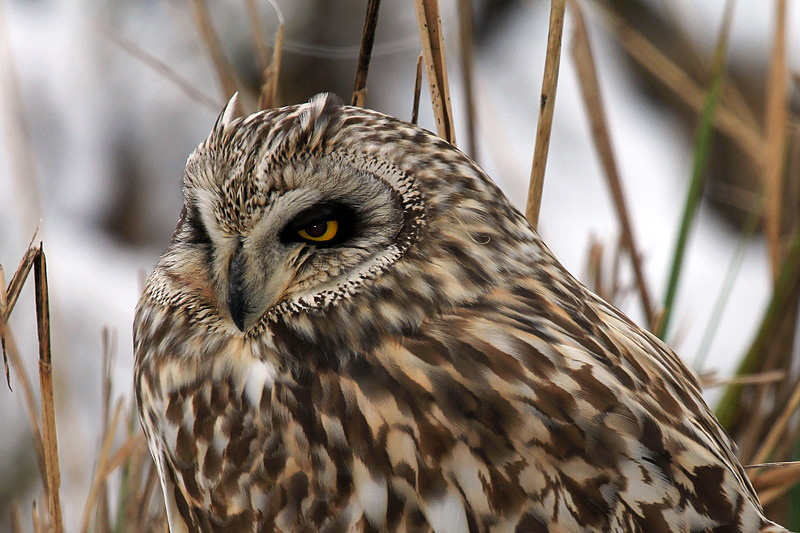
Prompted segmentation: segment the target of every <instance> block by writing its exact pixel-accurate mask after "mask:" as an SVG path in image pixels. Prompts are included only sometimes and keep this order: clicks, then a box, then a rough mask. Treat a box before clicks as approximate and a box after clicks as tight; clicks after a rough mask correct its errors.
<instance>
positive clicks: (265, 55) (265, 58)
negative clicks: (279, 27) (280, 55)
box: [244, 0, 269, 71]
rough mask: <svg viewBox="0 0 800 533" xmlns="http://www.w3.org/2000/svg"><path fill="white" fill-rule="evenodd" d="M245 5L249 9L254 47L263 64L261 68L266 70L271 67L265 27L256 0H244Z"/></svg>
mask: <svg viewBox="0 0 800 533" xmlns="http://www.w3.org/2000/svg"><path fill="white" fill-rule="evenodd" d="M244 7H245V9H246V10H247V18H249V19H250V33H251V34H252V36H253V47H254V48H255V50H256V56H257V57H258V63H259V64H260V65H261V70H262V71H266V70H267V69H268V68H269V48H268V47H267V41H266V40H265V39H264V28H262V27H261V17H260V16H259V13H258V7H257V6H256V2H255V0H244Z"/></svg>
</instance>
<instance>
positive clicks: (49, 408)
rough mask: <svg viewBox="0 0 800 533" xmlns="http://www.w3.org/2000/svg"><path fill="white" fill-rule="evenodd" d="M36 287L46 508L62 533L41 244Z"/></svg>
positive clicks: (46, 293) (59, 470) (44, 272)
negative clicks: (45, 471) (45, 472)
mask: <svg viewBox="0 0 800 533" xmlns="http://www.w3.org/2000/svg"><path fill="white" fill-rule="evenodd" d="M33 275H34V281H35V284H36V323H37V329H38V334H39V386H40V388H41V391H40V392H41V395H42V436H43V438H44V462H45V468H46V469H47V486H48V489H49V490H48V492H47V495H48V499H47V500H48V501H47V503H48V508H49V511H50V521H51V523H52V527H53V531H54V533H62V532H63V531H64V523H63V520H62V516H61V498H60V495H59V489H60V487H61V469H60V467H59V462H58V436H57V433H56V414H55V398H54V396H53V368H52V357H51V351H50V302H49V297H48V290H47V261H46V259H45V255H44V250H43V249H42V245H41V243H40V244H39V249H38V252H37V254H36V260H35V261H34V265H33Z"/></svg>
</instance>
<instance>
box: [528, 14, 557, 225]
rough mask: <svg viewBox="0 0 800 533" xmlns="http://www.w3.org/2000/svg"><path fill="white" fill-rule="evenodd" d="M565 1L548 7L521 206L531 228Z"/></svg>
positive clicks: (543, 163) (535, 217)
mask: <svg viewBox="0 0 800 533" xmlns="http://www.w3.org/2000/svg"><path fill="white" fill-rule="evenodd" d="M565 9H566V3H565V0H552V1H551V4H550V28H549V30H548V33H547V55H546V56H545V61H544V75H543V77H542V93H541V97H540V99H539V121H538V123H537V125H536V141H535V142H534V148H533V164H532V165H531V181H530V185H529V186H528V200H527V202H526V204H525V218H527V219H528V222H530V224H531V226H533V228H534V229H537V228H538V226H539V210H540V208H541V205H542V189H543V187H544V171H545V168H546V167H547V153H548V150H549V148H550V132H551V129H552V126H553V110H554V109H555V105H556V88H557V86H558V66H559V63H560V62H561V36H562V34H563V32H564V10H565Z"/></svg>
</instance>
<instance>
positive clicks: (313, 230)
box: [306, 222, 328, 238]
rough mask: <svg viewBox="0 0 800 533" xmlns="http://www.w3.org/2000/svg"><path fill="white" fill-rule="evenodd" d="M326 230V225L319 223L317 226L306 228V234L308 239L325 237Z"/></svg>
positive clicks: (325, 223)
mask: <svg viewBox="0 0 800 533" xmlns="http://www.w3.org/2000/svg"><path fill="white" fill-rule="evenodd" d="M327 230H328V223H327V222H319V223H318V224H314V225H312V226H308V227H307V228H306V233H307V234H308V236H309V237H314V238H319V237H322V236H323V235H325V232H326V231H327Z"/></svg>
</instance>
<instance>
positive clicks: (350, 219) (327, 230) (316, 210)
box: [280, 203, 358, 248]
mask: <svg viewBox="0 0 800 533" xmlns="http://www.w3.org/2000/svg"><path fill="white" fill-rule="evenodd" d="M357 227H358V218H357V216H356V214H355V212H354V211H353V209H352V208H351V207H350V206H347V205H344V204H340V203H320V204H317V205H315V206H313V207H310V208H309V209H306V210H304V211H301V212H300V213H298V214H297V215H296V216H295V217H294V219H293V220H292V221H291V222H290V223H289V224H287V225H286V227H285V228H284V229H283V231H282V232H281V234H280V238H281V240H282V241H283V242H286V243H291V242H295V243H296V242H304V243H309V244H314V245H318V247H323V248H324V247H329V246H334V245H337V244H340V243H343V242H346V241H347V240H348V239H350V238H352V237H353V236H354V234H357V233H356V228H357Z"/></svg>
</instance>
